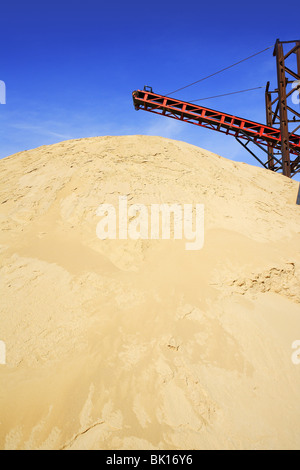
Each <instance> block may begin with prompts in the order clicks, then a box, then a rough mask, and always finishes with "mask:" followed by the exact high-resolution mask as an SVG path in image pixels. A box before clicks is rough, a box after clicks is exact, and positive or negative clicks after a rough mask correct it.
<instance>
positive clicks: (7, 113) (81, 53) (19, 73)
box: [0, 0, 300, 164]
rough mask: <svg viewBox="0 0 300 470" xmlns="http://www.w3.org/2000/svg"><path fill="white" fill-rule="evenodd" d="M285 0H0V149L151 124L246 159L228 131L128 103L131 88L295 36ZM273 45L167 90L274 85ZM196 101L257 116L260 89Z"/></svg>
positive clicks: (165, 81) (196, 94) (181, 76)
mask: <svg viewBox="0 0 300 470" xmlns="http://www.w3.org/2000/svg"><path fill="white" fill-rule="evenodd" d="M296 5H297V3H295V1H293V2H291V1H285V2H284V4H283V6H282V2H281V1H280V2H279V1H278V0H275V1H272V2H263V1H261V0H260V1H258V0H253V1H252V2H242V1H230V2H225V1H220V0H215V1H214V2H210V1H206V2H203V1H199V0H197V1H194V0H193V1H191V0H185V1H181V2H176V1H175V2H174V1H170V0H165V1H164V0H160V1H157V0H151V1H145V2H143V1H139V2H138V1H130V0H128V1H127V2H121V1H115V0H111V1H106V2H102V1H96V0H85V1H78V0H72V1H71V0H60V1H57V0H52V1H51V2H48V1H45V2H41V1H35V0H27V1H20V0H19V1H15V0H11V1H10V2H5V3H2V5H1V29H0V38H1V65H0V80H3V81H5V83H6V86H7V104H6V105H0V124H1V126H0V142H1V147H0V158H1V157H4V156H7V155H10V154H13V153H16V152H19V151H22V150H25V149H30V148H35V147H38V146H41V145H45V144H52V143H55V142H59V141H62V140H66V139H72V138H81V137H90V136H99V135H123V134H151V135H162V136H165V137H170V138H174V139H178V140H183V141H186V142H189V143H192V144H195V145H198V146H200V147H203V148H207V149H209V150H211V151H214V152H216V153H218V154H220V155H223V156H225V157H228V158H232V159H234V160H239V161H246V162H250V163H253V164H254V163H255V162H254V161H253V159H252V158H251V157H249V156H248V155H247V154H246V153H245V151H244V150H243V149H242V148H241V147H240V146H239V144H237V143H236V142H235V140H234V138H233V137H229V136H226V135H222V134H219V133H217V132H213V131H209V130H206V129H201V128H198V127H196V126H192V125H189V124H185V123H181V122H175V121H173V120H171V119H168V118H163V117H161V116H155V115H152V114H150V113H145V112H143V111H139V112H137V111H135V110H134V108H133V106H132V99H131V92H132V91H133V90H134V89H137V88H142V87H143V86H144V85H151V86H152V87H153V88H154V91H156V92H158V93H161V94H164V93H168V92H170V91H172V90H174V89H176V88H178V87H180V86H183V85H186V84H188V83H190V82H192V81H195V80H198V79H200V78H201V77H203V76H206V75H208V74H210V73H214V72H215V71H217V70H219V69H221V68H223V67H226V66H228V65H230V64H232V63H233V62H236V61H238V60H241V59H243V58H245V57H246V56H249V55H251V54H254V53H256V52H258V51H260V50H262V49H264V48H266V47H268V46H271V45H273V44H274V43H275V41H276V39H277V38H280V39H281V40H293V39H299V38H300V28H299V15H298V12H297V6H296ZM272 53H273V50H272V49H270V50H269V51H268V52H265V53H263V54H262V55H260V56H258V57H256V58H254V59H251V60H250V61H248V62H245V63H244V64H242V65H240V66H238V67H236V68H233V69H231V70H229V71H227V72H224V73H223V74H221V75H218V76H216V77H214V78H211V79H209V80H207V81H204V82H202V83H200V84H198V85H196V86H194V87H191V88H189V89H187V90H185V91H184V92H181V93H178V94H177V95H174V96H176V97H178V98H182V99H186V100H194V99H197V98H202V97H206V96H211V95H216V94H219V93H226V92H231V91H235V90H240V89H244V88H251V87H256V86H264V85H265V84H266V82H267V81H268V80H271V82H272V84H273V85H274V86H275V77H276V75H275V59H274V58H273V55H272ZM203 105H205V106H207V107H211V108H214V109H218V110H222V111H226V112H228V113H232V114H236V115H238V116H243V117H246V118H249V119H253V120H256V121H261V122H265V104H264V90H259V91H253V92H250V93H248V94H244V95H234V96H231V97H224V98H220V99H214V100H209V101H204V102H203Z"/></svg>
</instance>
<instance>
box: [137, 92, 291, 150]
mask: <svg viewBox="0 0 300 470" xmlns="http://www.w3.org/2000/svg"><path fill="white" fill-rule="evenodd" d="M132 97H133V104H134V107H135V109H137V110H138V109H142V110H144V111H148V112H151V113H156V114H161V115H163V116H167V117H170V118H172V119H177V120H180V121H185V122H188V123H190V124H195V125H197V126H201V127H205V128H207V129H212V130H215V131H218V132H222V133H225V134H227V135H232V136H234V137H238V138H240V139H244V140H247V137H248V136H249V137H250V138H251V139H254V141H255V142H257V143H259V144H261V145H265V146H267V147H272V148H274V149H278V150H281V132H280V129H275V128H274V127H270V126H267V125H265V124H260V123H258V122H254V121H249V120H248V119H243V118H240V117H237V116H233V115H231V114H227V113H222V112H220V111H216V110H214V109H209V108H204V107H203V106H198V105H195V104H193V103H188V102H186V101H181V100H177V99H174V98H169V97H168V96H164V95H158V94H157V93H153V92H152V91H147V90H136V91H134V92H133V93H132ZM289 148H290V152H291V153H293V154H295V155H298V156H299V155H300V136H299V135H297V134H290V135H289Z"/></svg>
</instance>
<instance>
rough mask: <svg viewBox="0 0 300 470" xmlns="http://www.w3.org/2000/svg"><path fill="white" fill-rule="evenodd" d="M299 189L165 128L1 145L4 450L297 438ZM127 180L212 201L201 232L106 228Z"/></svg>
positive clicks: (186, 198)
mask: <svg viewBox="0 0 300 470" xmlns="http://www.w3.org/2000/svg"><path fill="white" fill-rule="evenodd" d="M298 189H299V184H298V183H296V182H295V181H292V180H289V179H287V178H285V177H283V176H281V175H278V174H273V173H271V172H268V171H266V170H263V169H260V168H257V167H252V166H249V165H246V164H242V163H236V162H232V161H230V160H226V159H224V158H222V157H220V156H217V155H214V154H213V153H211V152H208V151H206V150H202V149H200V148H198V147H195V146H192V145H189V144H186V143H183V142H177V141H172V140H169V139H164V138H160V137H149V136H120V137H110V136H107V137H97V138H90V139H79V140H72V141H67V142H61V143H59V144H56V145H52V146H45V147H40V148H38V149H34V150H29V151H26V152H21V153H20V154H17V155H13V156H11V157H8V158H5V159H3V160H1V161H0V224H1V232H0V294H1V303H0V340H2V341H4V342H5V344H6V348H7V364H6V365H0V381H1V387H0V448H2V449H191V448H193V449H200V448H203V449H217V448H222V449H223V448H224V449H245V448H249V449H256V448H257V449H268V448H293V449H296V448H299V445H300V438H299V436H300V424H299V423H300V419H299V418H300V407H299V399H298V397H299V389H300V388H299V387H300V366H296V365H295V364H293V363H292V361H291V356H292V352H293V351H292V349H291V345H292V343H293V342H294V341H295V340H297V339H300V304H299V302H300V299H299V292H300V289H299V287H300V251H299V242H300V208H299V206H297V205H296V199H297V194H298ZM122 195H126V196H127V198H128V200H129V201H130V202H132V203H142V204H146V205H150V204H152V203H168V204H172V203H181V204H184V203H200V204H204V205H205V245H204V248H203V249H202V250H200V251H195V252H188V251H186V250H185V249H184V241H181V240H175V241H174V240H105V241H103V240H99V239H98V238H97V236H96V226H97V222H98V218H97V216H96V210H97V208H98V206H99V204H102V203H111V204H115V205H116V204H117V201H118V198H119V196H122Z"/></svg>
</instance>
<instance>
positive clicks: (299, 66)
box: [296, 41, 300, 104]
mask: <svg viewBox="0 0 300 470" xmlns="http://www.w3.org/2000/svg"><path fill="white" fill-rule="evenodd" d="M296 46H297V47H298V49H297V52H296V55H297V75H298V76H299V80H300V41H297V42H296ZM298 85H300V82H299V83H298ZM298 96H300V90H298ZM299 104H300V103H299Z"/></svg>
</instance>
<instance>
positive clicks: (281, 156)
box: [132, 40, 300, 178]
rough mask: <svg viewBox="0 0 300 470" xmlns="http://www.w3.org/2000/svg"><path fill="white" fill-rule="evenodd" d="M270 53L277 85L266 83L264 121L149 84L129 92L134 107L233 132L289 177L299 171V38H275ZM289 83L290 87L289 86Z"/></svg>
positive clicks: (269, 165)
mask: <svg viewBox="0 0 300 470" xmlns="http://www.w3.org/2000/svg"><path fill="white" fill-rule="evenodd" d="M291 44H293V46H292V48H290V49H289V50H288V51H287V52H284V45H291ZM293 54H295V55H296V63H297V67H296V68H297V70H296V71H294V70H292V69H291V68H290V67H287V61H288V59H289V58H291V57H292V55H293ZM273 55H274V56H275V57H276V64H277V82H278V85H277V88H276V89H275V90H272V91H271V89H270V82H268V83H267V86H266V90H265V103H266V124H261V123H258V122H255V121H251V120H249V119H245V118H241V117H237V116H234V115H231V114H227V113H225V112H221V111H216V110H214V109H210V108H206V107H203V106H199V105H197V104H195V103H193V102H187V101H182V100H179V99H176V98H172V97H170V96H165V95H160V94H157V93H154V92H153V90H152V88H151V87H148V86H146V87H144V89H143V90H135V91H134V92H133V93H132V97H133V104H134V107H135V109H136V110H139V109H142V110H144V111H148V112H151V113H155V114H161V115H162V116H166V117H169V118H172V119H176V120H179V121H184V122H188V123H190V124H194V125H197V126H200V127H204V128H206V129H211V130H215V131H218V132H222V133H224V134H227V135H231V136H234V137H235V139H236V140H237V141H238V142H239V143H240V144H241V145H242V146H243V148H244V149H245V150H247V151H248V152H249V153H250V154H251V155H252V156H253V157H254V158H255V159H256V160H257V161H258V162H259V163H260V164H261V165H263V166H264V167H265V168H267V169H269V170H271V171H275V172H282V173H283V175H285V176H287V177H289V178H291V177H293V176H295V175H296V174H297V173H299V172H300V135H299V134H297V131H298V130H299V129H300V125H299V123H300V107H299V103H298V101H299V99H295V94H298V95H299V94H300V93H299V90H300V40H299V41H285V42H281V41H279V40H277V41H276V44H275V48H274V53H273ZM234 65H236V64H234ZM224 70H225V69H224ZM291 84H292V89H291V90H288V86H289V85H291ZM246 91H247V90H246ZM298 95H297V96H298ZM292 98H294V99H292ZM297 100H298V101H297ZM293 104H296V105H298V109H294V108H296V107H295V106H293ZM291 123H292V124H293V125H295V124H297V127H296V128H295V129H293V130H290V128H289V126H291ZM252 144H253V145H254V146H255V148H256V149H260V150H261V151H263V152H264V154H266V159H262V157H260V156H258V155H257V153H255V151H254V150H252V149H251V146H252Z"/></svg>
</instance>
